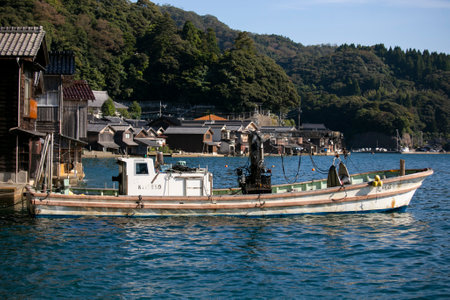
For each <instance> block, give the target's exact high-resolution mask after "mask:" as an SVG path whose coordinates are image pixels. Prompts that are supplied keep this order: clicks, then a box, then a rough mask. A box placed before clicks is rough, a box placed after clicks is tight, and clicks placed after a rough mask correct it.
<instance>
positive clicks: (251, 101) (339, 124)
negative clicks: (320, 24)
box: [0, 0, 450, 139]
mask: <svg viewBox="0 0 450 300" xmlns="http://www.w3.org/2000/svg"><path fill="white" fill-rule="evenodd" d="M0 25H1V26H37V25H42V26H44V28H45V30H46V32H47V42H48V43H49V49H50V50H54V51H59V50H73V51H74V52H75V54H76V63H77V77H78V78H83V79H85V80H87V81H88V82H89V83H90V84H91V86H92V87H93V88H94V89H106V90H108V92H109V94H110V95H111V96H112V97H113V98H114V99H115V100H116V101H133V100H138V101H141V102H145V101H163V102H166V103H174V104H178V105H187V106H189V105H197V104H209V105H215V106H216V107H217V109H218V110H221V111H223V112H230V113H239V112H243V111H250V110H254V109H255V108H256V107H258V106H262V107H263V108H264V109H268V110H271V111H273V112H275V113H276V114H277V115H278V114H282V115H284V116H286V117H288V118H292V119H294V120H297V117H296V115H295V112H296V111H298V107H299V106H300V105H301V110H302V114H301V119H302V120H303V121H304V122H320V123H325V125H326V126H327V127H328V128H331V129H334V130H340V131H343V132H344V134H345V135H346V137H347V138H351V137H352V136H355V135H357V134H361V133H364V132H368V131H375V132H380V133H383V134H386V135H391V136H392V135H394V134H395V133H396V130H399V132H400V133H401V134H402V133H410V134H412V135H415V134H417V135H419V134H420V135H421V136H422V134H421V133H419V132H422V133H423V136H424V138H425V139H426V138H431V137H448V136H449V134H450V131H449V129H450V128H449V126H450V125H449V121H448V120H449V119H450V101H449V93H450V57H449V55H448V54H443V53H430V52H428V51H423V52H420V51H416V50H411V49H409V50H406V51H404V50H402V49H400V48H398V47H396V48H394V49H386V48H385V47H384V46H383V45H372V46H361V45H340V46H331V45H317V46H304V45H302V44H299V43H295V42H293V41H291V40H290V39H288V38H286V37H282V36H278V35H257V34H251V33H242V32H239V31H237V30H233V29H230V28H229V27H228V26H227V25H225V24H223V23H222V22H220V21H219V20H218V19H217V18H216V17H214V16H199V15H197V14H195V13H194V12H186V11H183V10H181V9H178V8H174V7H171V6H162V7H160V6H157V5H155V4H154V3H152V2H150V1H148V0H138V1H136V2H135V3H131V2H129V1H127V0H115V1H106V0H101V1H98V0H86V1H81V2H80V1H78V0H56V1H42V0H41V1H39V0H24V1H15V0H4V1H3V2H2V5H1V6H0ZM443 38H444V37H443Z"/></svg>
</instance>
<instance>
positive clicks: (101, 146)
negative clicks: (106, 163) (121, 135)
mask: <svg viewBox="0 0 450 300" xmlns="http://www.w3.org/2000/svg"><path fill="white" fill-rule="evenodd" d="M114 134H115V131H114V129H112V127H111V126H109V125H108V124H95V123H94V124H91V123H89V124H88V129H87V136H88V138H87V140H88V149H89V150H96V151H103V152H106V151H109V152H112V153H119V148H120V146H119V145H117V144H116V143H114Z"/></svg>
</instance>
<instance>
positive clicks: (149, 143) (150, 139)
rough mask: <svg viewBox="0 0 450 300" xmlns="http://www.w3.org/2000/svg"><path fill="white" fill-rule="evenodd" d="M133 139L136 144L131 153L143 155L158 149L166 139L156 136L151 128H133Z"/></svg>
mask: <svg viewBox="0 0 450 300" xmlns="http://www.w3.org/2000/svg"><path fill="white" fill-rule="evenodd" d="M134 141H135V142H136V143H137V144H138V146H137V147H136V148H133V152H132V154H134V155H141V156H145V155H148V153H149V152H150V151H152V150H155V151H156V150H158V149H159V148H161V147H162V146H164V145H165V142H166V140H165V139H164V138H162V137H157V136H156V135H155V134H154V132H153V131H152V130H145V129H144V128H139V129H137V128H134Z"/></svg>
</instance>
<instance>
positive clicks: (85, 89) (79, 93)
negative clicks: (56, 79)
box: [63, 80, 95, 101]
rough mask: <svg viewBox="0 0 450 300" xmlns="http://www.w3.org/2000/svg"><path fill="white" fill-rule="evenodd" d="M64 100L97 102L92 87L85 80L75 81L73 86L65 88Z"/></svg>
mask: <svg viewBox="0 0 450 300" xmlns="http://www.w3.org/2000/svg"><path fill="white" fill-rule="evenodd" d="M63 94H64V100H75V101H76V100H78V101H81V100H95V97H94V93H92V90H91V87H90V86H89V84H88V83H87V82H86V81H85V80H77V81H74V82H73V84H72V85H70V86H67V87H64V92H63Z"/></svg>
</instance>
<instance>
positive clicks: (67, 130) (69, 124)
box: [61, 80, 94, 178]
mask: <svg viewBox="0 0 450 300" xmlns="http://www.w3.org/2000/svg"><path fill="white" fill-rule="evenodd" d="M63 95H64V106H63V112H62V113H63V121H62V128H61V129H62V130H61V135H62V136H64V137H67V139H66V141H67V142H68V144H66V145H62V146H61V147H64V148H66V149H67V151H66V152H65V157H62V159H64V160H68V161H70V162H71V165H70V166H69V167H71V168H70V169H73V170H75V171H74V172H75V173H76V174H78V178H80V177H82V176H83V175H82V174H83V173H82V170H83V165H82V163H81V155H82V152H83V148H84V147H85V146H86V145H87V142H86V141H87V124H88V122H87V114H88V102H89V101H93V100H94V94H93V93H92V90H91V88H90V86H89V84H88V83H87V82H86V81H84V80H77V81H72V82H70V83H69V84H67V85H64V89H63Z"/></svg>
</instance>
